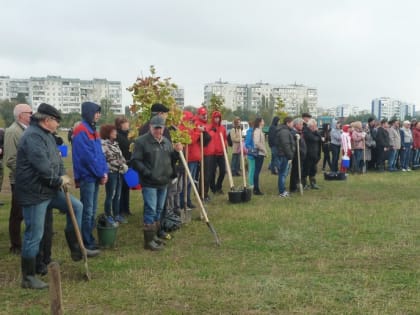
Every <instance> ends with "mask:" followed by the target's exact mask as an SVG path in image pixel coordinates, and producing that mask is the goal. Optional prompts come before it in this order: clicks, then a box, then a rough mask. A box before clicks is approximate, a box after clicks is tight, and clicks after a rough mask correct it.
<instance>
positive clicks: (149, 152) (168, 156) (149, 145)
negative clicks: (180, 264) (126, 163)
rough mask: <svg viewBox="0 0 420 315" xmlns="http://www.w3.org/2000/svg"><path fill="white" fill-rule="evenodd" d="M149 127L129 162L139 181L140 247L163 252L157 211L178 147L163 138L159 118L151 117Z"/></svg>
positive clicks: (164, 192)
mask: <svg viewBox="0 0 420 315" xmlns="http://www.w3.org/2000/svg"><path fill="white" fill-rule="evenodd" d="M149 126H150V131H149V132H148V133H146V134H144V135H143V136H140V137H139V138H137V139H136V141H135V143H134V152H133V154H132V159H131V163H132V167H133V168H134V169H135V170H136V171H137V172H139V174H140V177H141V179H142V187H143V188H142V194H143V201H144V215H143V223H144V227H143V234H144V248H145V249H147V250H151V251H159V250H162V249H163V245H162V242H160V241H159V236H158V231H159V225H160V218H161V212H162V211H163V208H164V206H165V201H166V193H167V188H168V184H169V183H170V182H171V180H172V175H173V171H172V164H174V163H175V161H176V160H177V159H178V158H179V153H178V152H179V151H181V150H182V145H181V144H180V143H177V144H175V145H174V146H173V145H172V143H171V142H170V141H169V140H168V139H167V138H166V137H164V136H163V133H164V129H165V121H164V119H163V118H162V117H159V116H154V117H153V118H152V119H151V120H150V124H149ZM174 148H175V150H174Z"/></svg>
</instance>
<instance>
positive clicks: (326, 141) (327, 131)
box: [321, 124, 332, 171]
mask: <svg viewBox="0 0 420 315" xmlns="http://www.w3.org/2000/svg"><path fill="white" fill-rule="evenodd" d="M321 139H322V152H323V153H324V159H323V161H322V171H325V166H326V165H328V167H329V169H330V171H331V168H332V167H331V127H330V124H323V125H322V132H321Z"/></svg>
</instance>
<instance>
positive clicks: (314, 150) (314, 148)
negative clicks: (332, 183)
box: [303, 128, 322, 161]
mask: <svg viewBox="0 0 420 315" xmlns="http://www.w3.org/2000/svg"><path fill="white" fill-rule="evenodd" d="M303 138H304V139H305V142H306V149H307V152H306V157H307V158H309V159H311V160H317V161H319V160H320V159H321V142H322V141H321V136H320V134H319V133H318V131H311V130H310V129H309V128H304V129H303Z"/></svg>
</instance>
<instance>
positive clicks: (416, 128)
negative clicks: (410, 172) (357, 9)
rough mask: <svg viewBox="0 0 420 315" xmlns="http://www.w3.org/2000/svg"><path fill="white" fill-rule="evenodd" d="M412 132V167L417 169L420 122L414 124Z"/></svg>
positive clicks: (419, 148)
mask: <svg viewBox="0 0 420 315" xmlns="http://www.w3.org/2000/svg"><path fill="white" fill-rule="evenodd" d="M412 132H413V150H414V158H413V167H418V166H419V164H420V162H419V158H420V121H418V122H416V124H415V125H414V128H413V130H412Z"/></svg>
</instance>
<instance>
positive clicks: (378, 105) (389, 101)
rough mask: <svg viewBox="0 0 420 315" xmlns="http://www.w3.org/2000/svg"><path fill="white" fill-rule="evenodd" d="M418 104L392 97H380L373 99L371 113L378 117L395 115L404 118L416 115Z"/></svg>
mask: <svg viewBox="0 0 420 315" xmlns="http://www.w3.org/2000/svg"><path fill="white" fill-rule="evenodd" d="M415 112H416V105H414V104H412V103H408V102H404V101H401V100H397V99H393V98H390V97H380V98H375V99H373V100H372V108H371V113H372V114H373V115H375V117H376V118H377V119H384V118H386V119H391V118H393V117H395V118H397V119H399V120H404V119H406V117H415Z"/></svg>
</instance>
